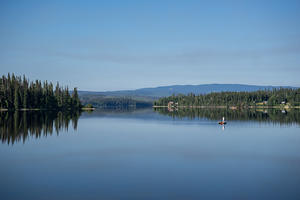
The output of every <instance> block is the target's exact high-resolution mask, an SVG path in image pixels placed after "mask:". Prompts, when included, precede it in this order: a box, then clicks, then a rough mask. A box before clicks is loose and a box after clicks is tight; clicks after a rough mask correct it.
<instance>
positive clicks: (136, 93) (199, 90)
mask: <svg viewBox="0 0 300 200" xmlns="http://www.w3.org/2000/svg"><path fill="white" fill-rule="evenodd" d="M280 87H283V88H294V89H296V88H297V87H291V86H260V85H245V84H203V85H170V86H160V87H154V88H141V89H136V90H120V91H106V92H90V91H79V95H80V96H89V95H93V96H102V97H104V96H111V97H123V96H126V97H146V98H149V99H152V98H153V99H155V98H159V97H165V96H170V95H172V94H188V93H194V94H207V93H211V92H222V91H235V92H242V91H246V92H251V91H257V90H272V89H275V88H280Z"/></svg>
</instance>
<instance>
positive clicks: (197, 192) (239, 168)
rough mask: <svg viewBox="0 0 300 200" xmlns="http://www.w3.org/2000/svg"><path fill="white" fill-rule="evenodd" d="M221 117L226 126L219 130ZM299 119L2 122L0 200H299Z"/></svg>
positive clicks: (163, 113)
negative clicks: (226, 121) (225, 121)
mask: <svg viewBox="0 0 300 200" xmlns="http://www.w3.org/2000/svg"><path fill="white" fill-rule="evenodd" d="M223 115H225V116H226V118H227V119H228V124H227V125H226V127H223V126H220V125H218V124H217V123H218V119H220V118H221V117H222V116H223ZM299 118H300V117H299V111H297V112H290V111H288V112H286V111H284V112H282V111H260V112H248V111H247V112H239V111H234V112H233V111H230V112H228V111H216V110H211V111H209V110H205V111H167V110H160V111H153V110H151V109H146V110H136V111H128V112H127V111H122V112H117V111H95V112H93V113H90V114H89V113H82V114H81V116H80V114H78V113H76V114H72V115H65V114H61V113H50V114H49V113H48V114H45V113H25V114H24V113H18V114H16V113H14V114H11V115H8V114H5V113H1V122H0V130H1V132H0V136H1V140H2V144H0V157H1V161H0V165H1V168H0V169H1V170H0V199H4V200H9V199H22V200H24V199H30V200H33V199H49V200H53V199H185V200H187V199H300V120H299Z"/></svg>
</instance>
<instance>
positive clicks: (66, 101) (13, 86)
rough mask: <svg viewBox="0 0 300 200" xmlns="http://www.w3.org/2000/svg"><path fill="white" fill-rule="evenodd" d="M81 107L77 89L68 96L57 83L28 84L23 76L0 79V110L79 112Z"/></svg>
mask: <svg viewBox="0 0 300 200" xmlns="http://www.w3.org/2000/svg"><path fill="white" fill-rule="evenodd" d="M81 107H82V105H81V102H80V100H79V97H78V92H77V88H74V91H73V92H72V94H70V92H69V89H68V87H65V88H62V87H61V86H59V84H58V83H57V84H56V86H55V88H54V86H53V84H52V83H51V82H50V83H48V82H47V81H45V82H43V83H42V82H41V81H39V80H36V81H35V82H30V81H29V80H28V79H27V78H26V77H25V76H23V78H22V77H21V76H15V75H14V74H12V75H10V74H8V75H7V77H5V76H2V77H1V78H0V109H8V110H21V109H42V110H79V109H81Z"/></svg>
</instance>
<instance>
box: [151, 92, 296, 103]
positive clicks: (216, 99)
mask: <svg viewBox="0 0 300 200" xmlns="http://www.w3.org/2000/svg"><path fill="white" fill-rule="evenodd" d="M154 105H155V106H167V105H169V106H170V105H171V106H236V107H248V106H278V105H286V106H300V89H287V88H280V89H273V90H264V91H255V92H218V93H210V94H200V95H195V94H189V95H172V96H169V97H164V98H160V99H159V100H157V101H155V102H154Z"/></svg>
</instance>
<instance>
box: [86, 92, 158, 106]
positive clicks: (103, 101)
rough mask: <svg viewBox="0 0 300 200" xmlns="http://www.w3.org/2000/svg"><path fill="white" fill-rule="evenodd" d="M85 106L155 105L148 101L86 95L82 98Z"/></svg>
mask: <svg viewBox="0 0 300 200" xmlns="http://www.w3.org/2000/svg"><path fill="white" fill-rule="evenodd" d="M81 101H82V102H83V103H84V104H91V105H92V106H93V107H97V108H124V109H127V108H144V107H152V106H153V103H152V102H150V101H146V100H138V99H134V98H131V97H108V96H97V95H96V96H93V95H85V96H82V97H81Z"/></svg>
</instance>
